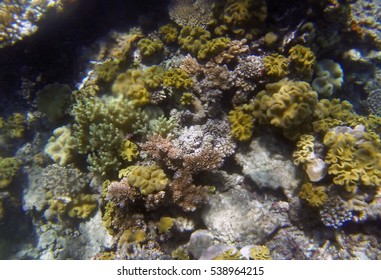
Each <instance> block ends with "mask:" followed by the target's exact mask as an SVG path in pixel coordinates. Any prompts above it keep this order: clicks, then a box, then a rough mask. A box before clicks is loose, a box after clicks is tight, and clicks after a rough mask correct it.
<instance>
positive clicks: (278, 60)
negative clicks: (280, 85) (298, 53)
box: [263, 53, 288, 78]
mask: <svg viewBox="0 0 381 280" xmlns="http://www.w3.org/2000/svg"><path fill="white" fill-rule="evenodd" d="M263 63H264V65H265V69H266V73H267V75H269V76H270V77H275V78H284V77H285V76H286V75H287V74H288V60H287V58H285V57H284V56H283V55H281V54H277V53H273V54H271V55H268V56H265V57H264V58H263Z"/></svg>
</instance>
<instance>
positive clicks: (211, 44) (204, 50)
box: [197, 37, 231, 60]
mask: <svg viewBox="0 0 381 280" xmlns="http://www.w3.org/2000/svg"><path fill="white" fill-rule="evenodd" d="M230 42H231V41H230V39H229V38H227V37H220V38H215V39H212V40H210V41H208V42H207V43H206V44H205V45H202V46H201V48H200V50H199V51H198V53H197V58H198V59H201V60H205V59H210V58H211V57H213V56H216V55H218V54H220V53H221V52H222V51H223V50H225V49H226V47H227V45H228V44H229V43H230Z"/></svg>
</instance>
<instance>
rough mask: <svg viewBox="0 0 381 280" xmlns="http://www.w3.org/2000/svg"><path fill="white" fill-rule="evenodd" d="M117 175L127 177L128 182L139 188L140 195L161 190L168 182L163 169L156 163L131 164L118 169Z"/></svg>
mask: <svg viewBox="0 0 381 280" xmlns="http://www.w3.org/2000/svg"><path fill="white" fill-rule="evenodd" d="M119 177H127V179H128V182H129V183H130V184H131V185H132V186H133V187H135V188H138V189H140V193H141V194H142V195H149V194H151V193H156V192H159V191H163V190H164V189H165V188H166V186H167V185H168V183H169V180H168V178H167V176H166V175H165V173H164V171H163V170H162V169H161V168H159V167H158V166H156V165H151V166H137V165H132V166H129V167H127V168H125V169H122V170H120V171H119Z"/></svg>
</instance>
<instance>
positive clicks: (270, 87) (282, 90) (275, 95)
mask: <svg viewBox="0 0 381 280" xmlns="http://www.w3.org/2000/svg"><path fill="white" fill-rule="evenodd" d="M317 102H318V100H317V93H316V92H315V91H313V90H312V89H311V86H310V85H309V84H308V83H306V82H301V81H288V80H282V81H280V82H278V83H273V84H267V85H266V90H265V91H261V92H259V93H258V95H257V97H256V98H255V99H254V112H253V114H254V117H255V118H256V119H257V120H258V121H259V122H260V123H262V124H272V125H274V126H276V127H280V128H283V132H284V133H285V135H286V136H288V137H289V138H295V137H296V136H297V134H296V133H295V134H291V133H290V131H293V130H297V128H298V127H302V126H306V125H308V124H309V123H310V121H311V119H312V115H313V112H314V110H315V108H316V106H317Z"/></svg>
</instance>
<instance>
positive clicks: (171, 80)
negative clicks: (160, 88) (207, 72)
mask: <svg viewBox="0 0 381 280" xmlns="http://www.w3.org/2000/svg"><path fill="white" fill-rule="evenodd" d="M163 84H164V86H166V87H172V88H175V89H177V90H186V89H190V88H192V87H193V80H192V79H191V78H190V77H189V75H188V73H187V72H185V71H184V70H183V69H180V68H172V69H170V70H168V71H167V72H166V73H165V75H164V78H163Z"/></svg>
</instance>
